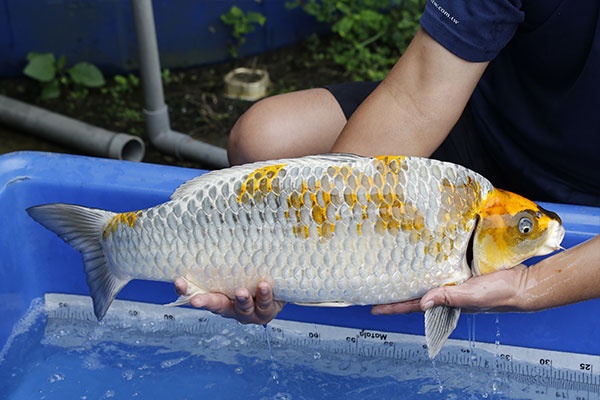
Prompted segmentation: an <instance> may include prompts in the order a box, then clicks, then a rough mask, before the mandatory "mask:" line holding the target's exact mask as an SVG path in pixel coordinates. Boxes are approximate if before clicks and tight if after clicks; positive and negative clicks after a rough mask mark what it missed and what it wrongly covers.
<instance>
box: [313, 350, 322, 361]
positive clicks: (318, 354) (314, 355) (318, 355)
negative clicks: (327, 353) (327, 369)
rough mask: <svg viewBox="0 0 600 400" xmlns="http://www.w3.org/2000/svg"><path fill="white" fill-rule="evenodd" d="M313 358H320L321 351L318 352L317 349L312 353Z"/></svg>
mask: <svg viewBox="0 0 600 400" xmlns="http://www.w3.org/2000/svg"><path fill="white" fill-rule="evenodd" d="M313 358H314V359H315V360H319V359H321V353H319V352H318V351H317V352H316V353H315V354H313Z"/></svg>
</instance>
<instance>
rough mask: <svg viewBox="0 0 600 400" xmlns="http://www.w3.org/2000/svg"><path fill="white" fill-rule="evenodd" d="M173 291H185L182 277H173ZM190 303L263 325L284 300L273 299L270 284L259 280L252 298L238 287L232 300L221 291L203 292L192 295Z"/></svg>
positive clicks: (272, 316)
mask: <svg viewBox="0 0 600 400" xmlns="http://www.w3.org/2000/svg"><path fill="white" fill-rule="evenodd" d="M175 291H176V292H177V293H178V294H179V295H181V294H184V293H187V282H186V281H185V280H184V279H182V278H177V279H175ZM190 304H191V305H192V306H193V307H196V308H204V309H205V310H208V311H211V312H213V313H215V314H220V315H222V316H224V317H227V318H233V319H236V320H238V321H239V322H241V323H243V324H260V325H264V324H266V323H268V322H270V321H271V320H273V319H274V318H275V317H276V316H277V314H279V312H280V311H281V309H282V308H283V306H284V305H285V302H283V301H277V300H274V299H273V288H272V287H271V285H269V284H268V283H267V282H260V283H259V284H258V285H257V287H256V298H254V299H253V298H252V296H250V291H249V290H248V289H247V288H239V289H237V290H236V291H235V298H234V299H233V300H232V299H230V298H229V297H227V296H225V295H224V294H222V293H203V294H197V295H194V297H192V298H191V300H190Z"/></svg>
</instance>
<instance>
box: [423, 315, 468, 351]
mask: <svg viewBox="0 0 600 400" xmlns="http://www.w3.org/2000/svg"><path fill="white" fill-rule="evenodd" d="M459 317H460V308H456V307H448V306H435V307H431V308H430V309H428V310H427V311H425V340H426V341H427V352H428V354H429V358H431V359H433V358H435V356H436V355H437V354H438V353H439V352H440V350H441V349H442V346H444V343H446V340H447V339H448V337H449V336H450V334H451V333H452V331H454V329H455V328H456V324H457V323H458V318H459Z"/></svg>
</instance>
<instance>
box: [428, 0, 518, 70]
mask: <svg viewBox="0 0 600 400" xmlns="http://www.w3.org/2000/svg"><path fill="white" fill-rule="evenodd" d="M520 8H521V0H428V1H427V4H426V6H425V10H424V12H423V15H422V17H421V27H422V28H423V29H424V30H425V31H426V32H427V33H428V34H429V35H431V36H432V37H433V38H434V39H435V40H436V41H437V42H438V43H440V44H441V45H442V46H444V47H445V48H446V49H447V50H448V51H450V52H452V53H453V54H455V55H456V56H458V57H460V58H462V59H464V60H467V61H473V62H483V61H491V60H492V59H494V58H495V57H496V55H497V54H498V53H499V52H500V50H502V49H503V48H504V47H505V46H506V44H507V43H508V42H509V41H510V40H511V38H512V37H513V36H514V34H515V32H516V30H517V28H518V26H519V24H520V23H521V22H523V19H524V15H523V12H522V11H521V9H520Z"/></svg>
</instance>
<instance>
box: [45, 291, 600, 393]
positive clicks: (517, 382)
mask: <svg viewBox="0 0 600 400" xmlns="http://www.w3.org/2000/svg"><path fill="white" fill-rule="evenodd" d="M44 300H45V311H46V314H47V323H46V335H47V336H48V335H49V336H52V335H54V336H55V337H56V336H57V332H56V329H59V328H55V327H56V326H62V327H63V328H60V329H64V324H58V322H59V321H61V320H62V321H64V320H68V321H74V322H77V321H78V322H80V323H84V324H88V325H89V326H100V327H104V329H103V330H102V339H103V340H114V341H125V342H126V343H128V344H139V343H138V340H136V336H135V335H134V336H132V337H129V336H127V335H122V334H121V333H119V332H118V331H117V330H115V329H112V327H125V328H128V327H133V329H140V330H142V331H146V332H152V333H153V335H144V343H143V344H144V345H157V346H165V344H166V345H170V346H171V347H175V348H177V347H178V346H179V347H180V348H179V349H181V350H185V351H189V352H192V353H193V352H194V348H198V347H199V346H197V345H196V346H190V343H187V342H185V341H182V340H180V339H173V337H174V336H176V335H174V334H180V335H189V336H191V337H194V335H197V336H208V337H210V336H219V335H222V334H223V332H232V331H235V332H234V334H235V335H240V336H241V340H242V341H243V344H244V345H245V346H251V345H253V344H260V345H263V346H264V344H265V328H263V327H261V326H256V325H241V324H238V323H237V322H235V321H233V320H230V319H226V318H222V317H220V316H217V315H214V314H212V313H210V312H208V311H204V310H195V309H189V308H171V307H164V306H161V305H156V304H148V303H139V302H132V301H124V300H115V301H114V302H113V303H112V305H111V307H110V309H109V311H108V313H107V314H106V316H105V317H104V319H103V320H102V322H101V323H100V324H99V323H98V322H97V321H96V317H95V316H94V314H93V311H92V310H93V308H92V302H91V298H89V297H87V296H76V295H65V294H46V295H45V299H44ZM74 329H75V328H74ZM266 330H267V332H268V335H267V337H268V340H269V342H270V344H272V345H274V346H277V348H280V347H281V346H288V347H293V348H305V349H310V350H308V351H312V352H314V353H315V354H320V353H319V352H321V353H326V354H333V355H339V356H343V355H349V356H358V357H361V358H374V359H375V358H376V359H389V360H394V361H397V362H404V363H410V364H411V365H424V366H431V361H430V360H429V358H428V356H427V348H426V346H425V345H424V343H425V339H424V337H422V336H418V335H408V334H401V333H395V332H382V331H374V330H364V329H353V328H343V327H336V326H330V325H318V324H310V323H304V322H295V321H285V320H273V321H272V322H270V323H269V324H268V326H267V327H266ZM111 334H114V336H115V337H114V338H111ZM58 336H60V335H58ZM165 341H167V342H170V343H165ZM154 342H155V343H154ZM77 344H79V345H81V343H75V345H77ZM204 350H205V349H203V351H204ZM223 353H224V352H223V349H218V350H217V351H215V352H214V353H213V354H212V356H213V358H219V357H221V359H220V361H223V360H222V357H224V355H223ZM203 355H205V354H204V353H203ZM435 363H436V365H438V366H440V365H449V366H461V367H468V368H478V369H484V370H489V371H491V372H492V373H493V374H492V375H495V376H498V377H505V378H506V379H509V380H510V381H511V393H514V394H515V396H516V397H519V396H521V397H523V396H525V397H526V398H532V399H533V398H540V399H542V398H544V399H545V398H548V397H549V396H550V397H553V398H565V399H566V398H569V399H575V400H584V399H598V400H600V356H597V355H587V354H575V353H566V352H559V351H550V350H541V349H534V348H525V347H515V346H507V345H502V344H490V343H481V342H475V343H473V342H469V341H463V340H453V339H450V340H448V342H447V343H446V345H445V346H444V348H443V349H442V351H441V352H440V353H439V354H438V356H437V357H436V358H435ZM310 366H313V365H310ZM356 368H358V367H357V366H355V365H353V364H349V365H348V368H347V369H346V371H345V374H358V373H361V374H362V373H364V372H365V371H364V367H361V368H363V369H362V370H357V369H356ZM378 373H379V374H381V376H385V374H386V373H389V371H379V372H378Z"/></svg>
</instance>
